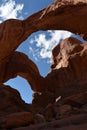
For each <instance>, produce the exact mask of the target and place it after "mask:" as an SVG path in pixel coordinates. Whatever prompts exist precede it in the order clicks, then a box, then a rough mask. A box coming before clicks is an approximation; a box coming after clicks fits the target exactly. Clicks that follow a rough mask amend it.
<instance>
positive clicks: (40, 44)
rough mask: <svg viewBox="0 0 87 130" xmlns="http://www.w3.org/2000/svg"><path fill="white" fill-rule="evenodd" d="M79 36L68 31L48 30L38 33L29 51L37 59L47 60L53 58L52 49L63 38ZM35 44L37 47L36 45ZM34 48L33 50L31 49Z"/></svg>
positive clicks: (32, 40)
mask: <svg viewBox="0 0 87 130" xmlns="http://www.w3.org/2000/svg"><path fill="white" fill-rule="evenodd" d="M71 35H72V36H73V37H76V38H79V39H80V40H82V39H81V38H80V37H78V36H77V35H75V34H72V33H71V32H68V31H57V30H55V31H47V32H42V33H40V34H38V35H36V36H35V37H34V38H32V39H31V40H30V43H31V44H29V52H30V53H32V55H33V57H34V58H35V59H37V60H40V59H46V58H47V61H48V60H50V59H51V55H52V53H51V52H52V49H53V48H54V47H55V46H56V45H57V44H58V43H59V42H60V41H61V40H62V39H65V38H67V37H70V36H71ZM34 46H35V47H34ZM31 50H32V51H31Z"/></svg>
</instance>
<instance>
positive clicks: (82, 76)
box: [45, 38, 87, 98]
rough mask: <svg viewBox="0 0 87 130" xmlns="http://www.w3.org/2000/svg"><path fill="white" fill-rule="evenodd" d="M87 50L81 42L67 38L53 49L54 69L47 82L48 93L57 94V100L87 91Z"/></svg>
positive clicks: (47, 77) (86, 46)
mask: <svg viewBox="0 0 87 130" xmlns="http://www.w3.org/2000/svg"><path fill="white" fill-rule="evenodd" d="M86 48H87V45H86V44H82V43H81V42H80V41H79V40H77V39H75V38H66V39H65V40H63V41H62V42H61V43H60V44H58V45H57V46H56V47H55V48H54V49H53V51H52V54H53V63H52V67H51V68H52V69H51V71H50V73H48V75H47V76H46V78H45V80H46V82H47V84H48V91H51V92H53V93H55V97H56V98H57V97H58V96H62V97H66V96H71V95H75V94H79V93H82V92H85V91H86V90H87V73H86V72H87V67H86V66H87V63H86V60H87V54H86ZM83 66H84V67H83ZM83 86H84V87H83ZM65 90H66V91H65Z"/></svg>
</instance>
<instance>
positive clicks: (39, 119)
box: [35, 114, 46, 124]
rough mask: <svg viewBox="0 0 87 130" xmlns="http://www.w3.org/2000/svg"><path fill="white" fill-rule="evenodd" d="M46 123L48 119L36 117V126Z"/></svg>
mask: <svg viewBox="0 0 87 130" xmlns="http://www.w3.org/2000/svg"><path fill="white" fill-rule="evenodd" d="M44 122H46V119H45V117H44V116H43V115H42V114H36V115H35V123H36V124H38V123H39V124H40V123H44Z"/></svg>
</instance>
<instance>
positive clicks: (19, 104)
mask: <svg viewBox="0 0 87 130" xmlns="http://www.w3.org/2000/svg"><path fill="white" fill-rule="evenodd" d="M0 104H1V105H0V117H3V116H5V115H8V114H11V113H15V112H22V111H27V110H29V108H28V105H27V104H25V102H24V101H22V99H21V97H20V94H19V92H18V91H17V90H15V89H13V88H11V87H10V86H5V85H3V84H1V83H0Z"/></svg>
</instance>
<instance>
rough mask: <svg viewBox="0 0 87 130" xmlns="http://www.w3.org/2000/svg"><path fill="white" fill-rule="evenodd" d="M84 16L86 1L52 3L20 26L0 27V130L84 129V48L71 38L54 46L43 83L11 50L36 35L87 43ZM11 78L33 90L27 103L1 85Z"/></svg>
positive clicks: (86, 64) (86, 72) (86, 117)
mask: <svg viewBox="0 0 87 130" xmlns="http://www.w3.org/2000/svg"><path fill="white" fill-rule="evenodd" d="M86 16H87V1H86V0H56V1H55V2H54V3H53V4H51V5H49V6H48V7H47V8H45V9H43V10H41V11H40V12H37V13H36V14H33V15H32V16H30V17H28V18H27V19H25V20H23V21H21V20H14V19H11V20H7V21H5V22H3V23H2V24H0V129H1V130H6V129H11V130H32V129H33V130H36V129H38V130H44V128H46V129H47V130H49V129H58V130H66V129H67V130H68V129H70V130H72V129H76V130H79V129H81V130H86V129H87V62H86V61H87V44H82V43H81V41H79V40H77V39H75V38H72V37H70V38H66V39H64V40H63V41H61V42H60V43H58V45H57V46H56V47H55V48H54V49H53V50H52V64H51V70H50V72H49V73H48V74H47V76H46V77H45V78H43V77H42V76H41V75H40V73H39V71H38V67H37V66H36V65H35V63H34V62H32V60H30V59H29V58H28V57H27V56H26V55H25V54H23V53H20V52H16V51H15V50H16V48H17V47H18V46H19V45H20V44H21V43H22V42H23V41H24V40H25V39H26V38H27V37H28V36H29V35H31V34H32V33H33V32H35V31H38V30H48V29H50V30H52V29H56V30H68V31H71V32H74V33H78V34H82V35H83V38H84V39H85V40H87V17H86ZM17 75H19V76H22V77H23V78H25V79H27V81H28V82H29V84H30V85H31V89H32V90H34V95H33V101H32V104H26V103H25V102H24V101H22V99H21V97H20V94H19V93H18V92H17V91H16V90H15V89H13V88H11V87H10V86H5V85H3V83H4V82H6V81H8V80H9V79H11V78H14V77H16V76H17ZM72 124H73V126H72ZM76 124H78V125H76Z"/></svg>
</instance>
